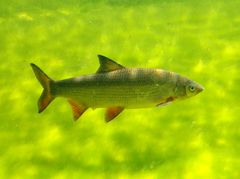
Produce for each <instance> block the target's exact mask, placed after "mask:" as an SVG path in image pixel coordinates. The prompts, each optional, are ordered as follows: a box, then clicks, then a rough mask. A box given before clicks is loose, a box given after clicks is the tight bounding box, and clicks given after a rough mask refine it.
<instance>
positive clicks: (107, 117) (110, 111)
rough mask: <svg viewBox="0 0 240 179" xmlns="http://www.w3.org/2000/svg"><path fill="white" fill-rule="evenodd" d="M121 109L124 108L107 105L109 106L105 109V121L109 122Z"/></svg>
mask: <svg viewBox="0 0 240 179" xmlns="http://www.w3.org/2000/svg"><path fill="white" fill-rule="evenodd" d="M123 110H124V108H123V107H109V108H107V111H106V114H105V121H106V122H109V121H111V120H113V119H114V118H115V117H117V116H118V115H119V114H120V113H121V112H122V111H123Z"/></svg>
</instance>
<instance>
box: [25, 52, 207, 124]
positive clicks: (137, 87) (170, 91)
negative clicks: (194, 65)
mask: <svg viewBox="0 0 240 179" xmlns="http://www.w3.org/2000/svg"><path fill="white" fill-rule="evenodd" d="M98 59H99V64H100V66H99V68H98V70H97V71H96V73H94V74H89V75H82V76H79V77H73V78H68V79H64V80H53V79H52V78H50V77H49V76H48V75H47V74H46V73H44V72H43V71H42V70H41V69H40V68H39V67H38V66H37V65H35V64H34V63H31V64H30V65H31V67H32V69H33V72H34V74H35V76H36V78H37V80H38V81H39V82H40V84H41V86H42V87H43V91H42V94H41V96H40V98H39V100H38V112H39V113H41V112H43V111H44V110H45V109H46V108H47V106H48V105H49V104H50V103H51V102H52V101H53V100H54V99H55V98H56V97H63V98H66V99H67V101H68V103H69V104H70V106H71V109H72V113H73V119H74V120H75V121H76V120H78V119H79V118H80V116H82V114H83V113H84V112H85V111H86V110H87V109H88V108H92V109H95V108H106V109H107V110H106V113H105V121H106V122H109V121H111V120H113V119H114V118H116V117H117V116H118V115H119V114H120V113H121V112H122V111H123V110H124V109H137V108H149V107H161V106H164V105H167V104H170V103H172V102H173V101H177V100H181V99H187V98H190V97H193V96H195V95H197V94H198V93H200V92H201V91H203V89H204V87H203V86H202V85H200V84H198V83H196V82H194V81H193V80H190V79H188V78H187V77H184V76H182V75H179V74H177V73H175V72H171V71H167V70H163V69H158V68H126V67H124V66H123V65H121V64H118V63H117V62H115V61H114V60H112V59H110V58H108V57H106V56H103V55H98Z"/></svg>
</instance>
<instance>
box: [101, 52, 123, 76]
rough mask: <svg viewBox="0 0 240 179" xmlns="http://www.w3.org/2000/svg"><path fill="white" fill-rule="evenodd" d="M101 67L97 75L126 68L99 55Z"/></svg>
mask: <svg viewBox="0 0 240 179" xmlns="http://www.w3.org/2000/svg"><path fill="white" fill-rule="evenodd" d="M98 59H99V63H100V67H99V68H98V70H97V73H106V72H110V71H115V70H119V69H121V68H125V67H124V66H122V65H120V64H118V63H116V62H115V61H113V60H111V59H109V58H107V57H105V56H103V55H98Z"/></svg>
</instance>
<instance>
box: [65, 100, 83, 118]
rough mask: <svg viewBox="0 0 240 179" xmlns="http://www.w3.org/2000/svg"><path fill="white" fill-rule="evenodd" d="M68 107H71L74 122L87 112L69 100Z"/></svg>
mask: <svg viewBox="0 0 240 179" xmlns="http://www.w3.org/2000/svg"><path fill="white" fill-rule="evenodd" d="M68 102H69V104H70V106H71V107H72V112H73V119H74V120H75V121H76V120H78V118H79V117H80V116H81V115H82V114H83V113H84V112H85V111H86V110H87V108H88V107H86V106H84V105H81V104H78V103H77V102H75V101H73V100H71V99H69V100H68Z"/></svg>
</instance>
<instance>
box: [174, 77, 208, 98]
mask: <svg viewBox="0 0 240 179" xmlns="http://www.w3.org/2000/svg"><path fill="white" fill-rule="evenodd" d="M203 90H204V87H203V86H202V85H200V84H199V83H197V82H195V81H192V80H190V79H188V78H185V77H180V78H179V80H178V81H177V86H176V90H175V93H176V96H177V98H178V99H186V98H190V97H192V96H195V95H197V94H198V93H200V92H201V91H203Z"/></svg>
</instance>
